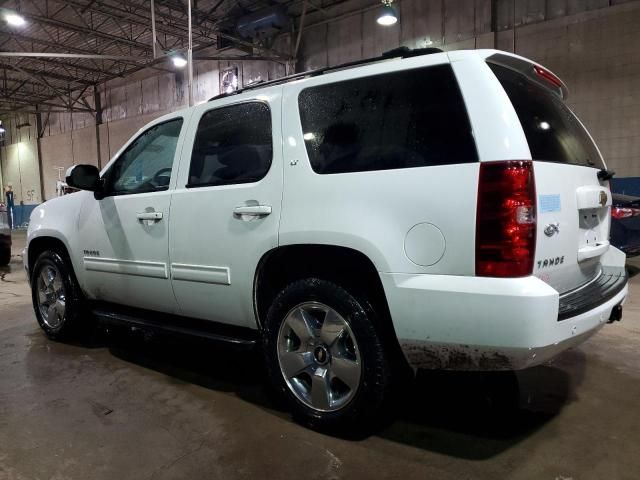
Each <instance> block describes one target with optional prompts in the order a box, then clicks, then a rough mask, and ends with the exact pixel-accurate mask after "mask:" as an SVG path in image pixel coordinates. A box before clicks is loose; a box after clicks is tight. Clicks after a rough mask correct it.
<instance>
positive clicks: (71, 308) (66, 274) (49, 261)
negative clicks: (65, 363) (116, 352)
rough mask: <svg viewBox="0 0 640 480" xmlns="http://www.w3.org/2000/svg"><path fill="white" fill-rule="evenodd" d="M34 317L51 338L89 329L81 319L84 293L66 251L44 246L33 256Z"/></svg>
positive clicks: (65, 336)
mask: <svg viewBox="0 0 640 480" xmlns="http://www.w3.org/2000/svg"><path fill="white" fill-rule="evenodd" d="M31 297H32V300H33V307H34V310H35V314H36V318H37V320H38V323H39V324H40V327H41V328H42V330H43V331H44V333H45V334H46V335H47V336H48V337H49V338H51V339H55V340H62V339H69V338H71V337H72V336H78V335H80V334H86V333H87V332H88V331H89V328H88V327H89V322H88V319H84V320H85V322H84V323H83V322H82V321H81V320H82V319H81V318H80V317H82V316H83V315H82V314H83V313H84V308H83V307H84V297H83V295H82V292H81V291H80V288H79V286H78V283H77V280H76V278H75V275H74V274H73V270H72V268H71V266H70V264H69V260H68V259H67V257H66V255H63V254H61V253H60V252H58V251H55V250H46V251H44V252H43V253H42V254H40V256H39V257H38V259H37V260H36V263H35V265H34V267H33V273H32V276H31Z"/></svg>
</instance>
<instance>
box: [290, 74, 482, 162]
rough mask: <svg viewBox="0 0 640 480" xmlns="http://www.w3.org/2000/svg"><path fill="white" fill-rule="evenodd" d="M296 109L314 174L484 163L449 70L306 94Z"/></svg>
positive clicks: (376, 78) (338, 85) (346, 84)
mask: <svg viewBox="0 0 640 480" xmlns="http://www.w3.org/2000/svg"><path fill="white" fill-rule="evenodd" d="M298 104H299V109H300V119H301V122H302V129H303V138H304V140H305V145H306V148H307V153H308V155H309V160H310V162H311V167H312V168H313V170H314V171H315V172H316V173H320V174H331V173H347V172H362V171H370V170H387V169H395V168H412V167H425V166H433V165H450V164H456V163H466V162H476V161H478V154H477V152H476V147H475V142H474V140H473V135H472V132H471V125H470V123H469V118H468V116H467V111H466V108H465V105H464V101H463V99H462V95H461V93H460V89H459V88H458V84H457V82H456V79H455V76H454V74H453V71H452V69H451V66H450V65H439V66H434V67H427V68H420V69H414V70H404V71H400V72H393V73H387V74H383V75H376V76H370V77H364V78H358V79H354V80H347V81H343V82H336V83H331V84H325V85H320V86H317V87H310V88H306V89H304V90H303V91H302V92H300V95H299V97H298Z"/></svg>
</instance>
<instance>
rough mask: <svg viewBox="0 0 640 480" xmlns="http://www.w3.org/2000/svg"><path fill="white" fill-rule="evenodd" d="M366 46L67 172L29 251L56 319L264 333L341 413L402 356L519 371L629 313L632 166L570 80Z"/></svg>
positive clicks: (340, 419)
mask: <svg viewBox="0 0 640 480" xmlns="http://www.w3.org/2000/svg"><path fill="white" fill-rule="evenodd" d="M417 53H421V55H418V54H417ZM391 57H396V58H391ZM397 57H402V58H397ZM361 63H363V64H362V65H358V66H354V65H349V66H348V67H349V68H347V67H345V66H343V67H341V68H340V67H338V68H332V69H324V70H321V71H317V72H312V73H307V74H301V75H297V76H294V77H292V78H288V79H285V80H279V81H275V82H270V83H269V84H263V85H260V86H258V88H256V87H253V88H248V89H245V90H243V91H240V92H237V93H236V94H232V95H226V96H221V97H218V98H215V99H212V101H210V102H207V103H204V104H202V105H198V106H196V107H193V108H189V109H185V110H181V111H178V112H175V113H172V114H169V115H166V116H164V117H162V118H159V119H157V120H155V121H153V122H152V123H150V124H149V125H147V126H146V127H144V128H143V129H141V130H140V132H139V133H138V134H136V135H135V136H134V137H133V138H132V139H131V140H130V141H129V142H128V143H127V144H126V145H125V146H124V147H123V148H122V149H121V150H120V151H119V152H118V153H117V154H116V155H115V157H114V158H113V159H112V160H111V162H109V164H108V165H107V166H106V167H105V168H104V169H103V170H102V172H98V170H97V169H96V168H95V167H93V166H90V165H79V166H76V167H73V168H72V169H70V171H69V172H68V176H67V183H68V184H69V185H70V186H73V187H76V188H79V189H82V190H84V191H82V192H79V193H75V194H72V195H67V196H65V197H60V198H56V199H53V200H50V201H48V202H46V203H45V204H44V205H41V206H39V207H38V208H37V209H36V210H35V211H34V213H33V214H32V215H31V221H30V224H29V234H28V245H27V248H26V252H25V255H24V259H25V268H26V270H27V273H28V275H29V277H30V278H31V285H32V290H33V302H34V306H35V312H36V316H37V319H38V322H39V323H40V325H41V327H42V328H43V330H44V331H45V332H46V334H47V335H48V336H50V337H52V338H61V337H65V336H67V335H68V334H71V333H77V332H78V331H79V330H82V329H84V328H86V327H87V325H88V324H89V321H90V318H97V319H98V320H99V321H100V322H103V323H106V324H114V323H117V324H124V325H134V326H137V327H141V328H148V329H154V330H160V331H168V332H172V333H175V334H189V335H192V334H193V335H199V336H204V337H207V338H212V339H216V340H221V341H226V342H231V343H234V344H235V345H236V346H240V347H242V346H247V347H251V346H252V345H255V344H260V345H261V348H262V350H263V351H264V356H265V357H264V358H265V362H266V366H267V369H268V372H269V375H270V379H271V381H272V383H273V385H274V386H275V388H276V389H277V390H278V391H279V392H280V393H281V394H282V395H283V397H284V398H285V399H287V401H288V402H289V405H290V406H291V409H292V410H293V411H294V412H295V413H296V414H297V416H298V417H299V418H302V419H305V420H306V421H307V422H308V423H313V424H315V425H321V426H328V425H335V424H341V425H344V423H345V422H352V421H357V420H363V419H368V418H371V417H372V415H374V414H375V413H376V412H380V408H381V406H382V405H383V403H384V402H385V400H386V399H387V398H388V397H389V395H390V394H391V393H392V392H393V391H394V390H395V388H394V385H396V383H395V382H394V379H396V378H397V376H396V374H397V371H398V370H397V367H398V366H401V365H403V364H404V365H406V364H407V363H408V364H409V365H411V366H412V367H414V368H437V369H471V370H500V369H521V368H524V367H528V366H531V365H536V364H539V363H541V362H545V361H547V360H549V359H550V358H552V357H553V356H555V355H557V354H558V353H559V352H561V351H563V350H565V349H566V348H569V347H571V346H574V345H576V344H578V343H580V342H582V341H584V340H585V339H586V338H587V337H588V336H590V335H591V334H593V333H594V332H596V331H597V330H598V329H599V328H600V327H601V326H602V325H603V324H605V323H607V322H608V321H613V320H618V319H619V318H620V316H621V311H622V303H623V301H624V299H625V296H626V295H627V277H626V274H625V269H624V264H625V256H624V254H623V253H622V252H620V251H619V250H617V249H615V248H614V247H612V246H610V245H609V241H608V238H609V224H610V213H609V210H610V205H611V194H610V192H609V182H608V179H609V178H610V177H611V173H610V172H608V171H607V170H606V168H605V166H604V163H603V160H602V158H601V155H600V153H599V151H598V149H597V148H596V146H595V145H594V142H593V140H592V139H591V137H590V136H589V134H588V133H587V131H586V130H585V128H584V127H583V126H582V124H581V123H580V121H579V120H578V119H577V118H576V117H575V115H574V114H573V113H572V112H571V111H570V110H569V108H568V107H567V106H566V105H565V103H564V99H565V98H566V95H567V89H566V87H565V86H564V84H563V83H562V82H561V81H560V80H559V79H558V78H557V77H556V76H555V75H554V74H552V73H551V72H549V71H548V70H547V69H545V68H544V67H541V66H540V65H537V64H535V63H533V62H531V61H529V60H526V59H524V58H522V57H518V56H515V55H511V54H508V53H504V52H499V51H495V50H477V51H455V52H448V53H443V52H440V53H437V52H433V51H428V52H424V51H423V52H416V51H407V50H399V51H395V52H393V54H391V55H387V56H384V57H382V58H379V59H376V60H375V61H368V62H361ZM84 312H90V313H91V315H89V314H88V313H87V314H86V315H85V314H84Z"/></svg>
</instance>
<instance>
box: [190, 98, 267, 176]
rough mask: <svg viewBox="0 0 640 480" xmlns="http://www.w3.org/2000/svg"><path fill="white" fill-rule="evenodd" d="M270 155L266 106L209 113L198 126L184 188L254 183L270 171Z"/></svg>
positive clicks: (255, 104)
mask: <svg viewBox="0 0 640 480" xmlns="http://www.w3.org/2000/svg"><path fill="white" fill-rule="evenodd" d="M272 155H273V140H272V135H271V111H270V110H269V106H268V105H267V104H265V103H263V102H249V103H241V104H237V105H230V106H226V107H221V108H217V109H215V110H210V111H208V112H206V113H205V114H204V115H203V116H202V118H201V119H200V122H199V123H198V130H197V131H196V138H195V141H194V144H193V152H192V154H191V166H190V168H189V183H188V184H187V188H194V187H206V186H216V185H230V184H236V183H251V182H257V181H258V180H260V179H262V178H263V177H264V176H265V175H266V174H267V172H268V171H269V168H270V166H271V159H272Z"/></svg>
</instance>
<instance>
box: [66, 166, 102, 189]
mask: <svg viewBox="0 0 640 480" xmlns="http://www.w3.org/2000/svg"><path fill="white" fill-rule="evenodd" d="M66 182H67V185H69V186H70V187H73V188H77V189H79V190H88V191H90V192H99V191H101V190H102V182H101V181H100V171H99V170H98V168H97V167H96V166H94V165H74V166H73V167H70V168H69V169H68V170H67V178H66Z"/></svg>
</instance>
